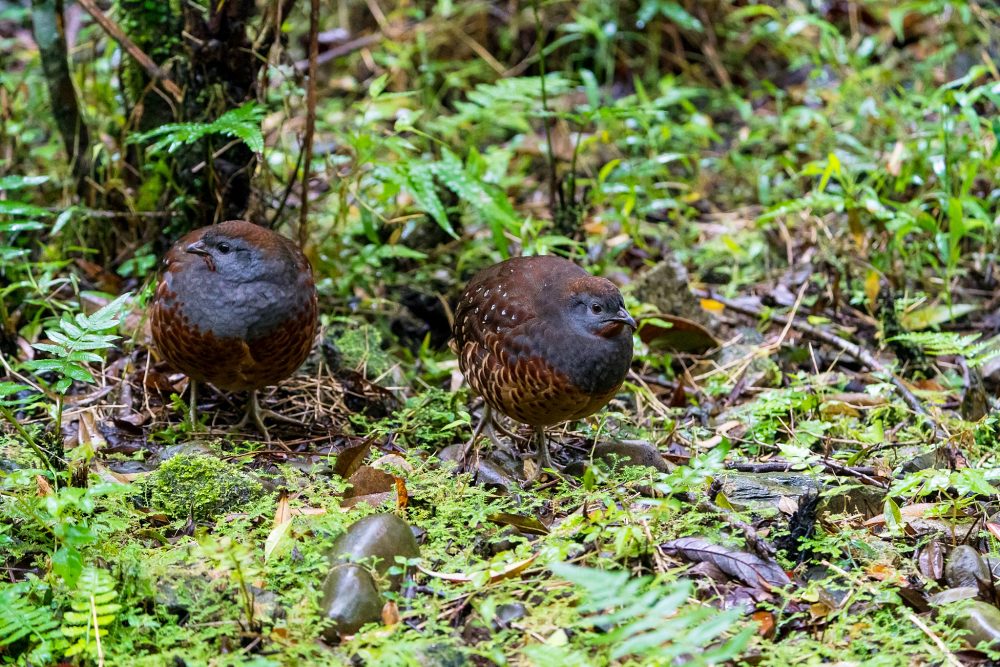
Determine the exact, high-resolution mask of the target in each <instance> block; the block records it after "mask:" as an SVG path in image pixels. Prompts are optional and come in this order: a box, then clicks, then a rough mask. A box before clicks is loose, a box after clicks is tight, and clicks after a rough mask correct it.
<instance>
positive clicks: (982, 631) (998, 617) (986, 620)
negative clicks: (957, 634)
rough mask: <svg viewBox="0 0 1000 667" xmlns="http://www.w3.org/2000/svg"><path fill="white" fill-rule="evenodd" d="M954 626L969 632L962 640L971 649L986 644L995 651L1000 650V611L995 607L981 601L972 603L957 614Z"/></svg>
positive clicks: (953, 622)
mask: <svg viewBox="0 0 1000 667" xmlns="http://www.w3.org/2000/svg"><path fill="white" fill-rule="evenodd" d="M952 624H953V625H954V626H955V627H957V628H961V629H962V630H967V631H968V632H969V634H967V635H965V636H964V637H963V638H962V639H963V640H964V641H965V642H966V643H967V644H968V645H969V646H970V647H973V648H974V647H976V646H977V645H978V644H979V643H980V642H985V643H986V644H988V645H989V647H990V648H992V649H994V650H995V649H997V648H1000V609H997V608H996V607H994V606H993V605H991V604H989V603H987V602H983V601H981V600H976V601H974V602H970V603H969V604H968V605H967V606H965V607H963V608H962V609H960V610H958V612H956V614H955V617H954V619H953V620H952Z"/></svg>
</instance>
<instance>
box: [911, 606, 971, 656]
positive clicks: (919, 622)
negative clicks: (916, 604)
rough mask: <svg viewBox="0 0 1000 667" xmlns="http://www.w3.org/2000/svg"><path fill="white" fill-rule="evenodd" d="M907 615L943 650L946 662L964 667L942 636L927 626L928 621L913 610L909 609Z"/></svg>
mask: <svg viewBox="0 0 1000 667" xmlns="http://www.w3.org/2000/svg"><path fill="white" fill-rule="evenodd" d="M906 617H907V618H909V619H910V622H911V623H913V625H915V626H917V627H918V628H920V630H921V632H923V633H924V634H925V635H927V636H928V637H929V638H930V640H931V641H932V642H934V645H935V646H937V647H938V649H939V650H940V651H941V653H942V657H943V658H944V661H945V662H946V663H948V664H949V665H951V666H952V667H962V663H961V661H959V659H958V658H956V657H955V654H954V653H952V652H951V651H950V650H949V649H948V647H947V646H945V643H944V642H943V641H941V638H940V637H938V636H937V635H936V634H934V632H933V631H932V630H931V629H930V628H929V627H927V624H926V623H924V622H923V621H922V620H920V617H919V616H917V615H916V614H914V613H913V612H912V611H907V612H906Z"/></svg>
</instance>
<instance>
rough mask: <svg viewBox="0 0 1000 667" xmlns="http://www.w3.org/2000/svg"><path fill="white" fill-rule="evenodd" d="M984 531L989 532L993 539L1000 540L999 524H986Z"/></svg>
mask: <svg viewBox="0 0 1000 667" xmlns="http://www.w3.org/2000/svg"><path fill="white" fill-rule="evenodd" d="M986 530H988V531H990V535H992V536H993V537H994V538H996V539H998V540H1000V524H995V523H987V524H986Z"/></svg>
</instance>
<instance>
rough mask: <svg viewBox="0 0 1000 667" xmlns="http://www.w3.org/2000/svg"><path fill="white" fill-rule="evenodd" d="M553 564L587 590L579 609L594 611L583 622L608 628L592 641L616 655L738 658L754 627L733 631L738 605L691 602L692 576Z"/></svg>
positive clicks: (703, 661) (668, 659) (707, 660)
mask: <svg viewBox="0 0 1000 667" xmlns="http://www.w3.org/2000/svg"><path fill="white" fill-rule="evenodd" d="M551 569H552V571H553V573H555V574H556V576H558V577H561V578H563V579H566V580H568V581H570V582H572V583H573V584H575V585H576V586H578V587H579V588H581V589H582V591H581V592H582V597H583V601H582V603H581V605H580V611H581V612H583V613H584V614H587V613H589V614H591V615H590V616H588V617H586V618H584V619H583V621H582V625H584V626H589V627H598V628H601V629H602V630H605V632H603V633H601V634H595V635H593V637H592V638H591V639H590V641H591V643H593V644H595V645H600V646H610V647H611V658H612V659H613V660H618V659H621V658H624V657H626V656H634V657H636V658H638V659H644V658H645V659H653V660H655V663H656V664H665V665H672V664H678V663H681V662H683V663H684V664H687V665H714V664H719V663H723V662H726V661H729V660H733V659H734V658H736V657H737V656H738V655H739V654H740V652H741V651H742V650H743V648H744V647H745V646H746V645H747V642H748V641H749V640H750V637H751V636H752V635H753V628H752V627H747V628H743V629H741V630H740V631H739V632H737V633H736V634H732V632H733V631H734V630H735V629H736V627H737V623H738V622H739V618H740V614H739V612H738V611H737V610H732V609H731V610H727V611H723V612H720V611H718V610H716V609H714V608H712V607H709V606H704V605H699V604H696V603H689V602H688V601H689V600H690V598H691V595H692V593H693V590H694V585H693V584H692V583H691V581H690V580H687V579H678V580H676V581H656V580H654V579H653V578H652V577H638V578H637V577H632V576H631V575H630V574H629V573H628V572H625V571H617V572H608V571H604V570H598V569H594V568H588V567H579V566H576V565H569V564H565V563H557V564H555V565H552V566H551ZM727 635H731V636H729V637H728V638H727Z"/></svg>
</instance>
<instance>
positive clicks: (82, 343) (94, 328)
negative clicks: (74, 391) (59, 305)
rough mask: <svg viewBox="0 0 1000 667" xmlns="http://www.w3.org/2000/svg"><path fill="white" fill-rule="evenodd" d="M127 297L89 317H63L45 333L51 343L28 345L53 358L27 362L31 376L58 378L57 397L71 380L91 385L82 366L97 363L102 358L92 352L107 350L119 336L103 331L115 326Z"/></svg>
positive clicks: (126, 294) (80, 315)
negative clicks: (54, 375)
mask: <svg viewBox="0 0 1000 667" xmlns="http://www.w3.org/2000/svg"><path fill="white" fill-rule="evenodd" d="M130 296H131V295H130V294H129V293H125V294H123V295H121V296H120V297H118V298H117V299H115V300H114V301H112V302H111V303H109V304H107V305H106V306H104V307H103V308H101V309H100V310H98V311H97V312H96V313H94V314H93V315H85V314H83V313H77V314H76V317H70V315H69V314H68V313H67V314H65V315H63V318H62V319H61V320H60V321H59V324H58V325H57V326H56V327H53V328H51V329H47V330H46V331H45V335H46V336H47V337H48V339H49V340H50V341H52V342H51V343H34V344H33V345H32V347H34V348H35V349H36V350H41V351H42V352H48V353H49V354H51V355H52V357H53V358H52V359H36V360H33V361H29V362H27V363H25V364H24V365H25V367H26V368H28V369H29V370H32V371H34V372H35V373H49V372H51V373H56V374H58V375H59V376H61V377H60V378H59V380H57V381H56V383H55V385H54V386H53V388H54V389H55V390H56V391H57V392H59V393H60V394H62V393H65V392H66V390H67V389H69V386H70V385H71V384H72V383H73V380H77V381H79V382H94V376H93V375H92V374H91V372H90V371H89V370H88V369H87V367H86V366H84V364H85V363H101V361H103V359H102V358H101V356H100V355H99V354H97V353H96V352H95V350H107V349H109V348H111V347H113V343H114V341H116V340H118V338H119V336H116V335H114V334H109V333H105V332H107V331H109V330H111V329H115V328H116V327H117V326H118V324H119V322H120V321H121V316H122V313H123V312H124V311H125V307H126V301H127V300H128V298H129V297H130Z"/></svg>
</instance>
